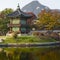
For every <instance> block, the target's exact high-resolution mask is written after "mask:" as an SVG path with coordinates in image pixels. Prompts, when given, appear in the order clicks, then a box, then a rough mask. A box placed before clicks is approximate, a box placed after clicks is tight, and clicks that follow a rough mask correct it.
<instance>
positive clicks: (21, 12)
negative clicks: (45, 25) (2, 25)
mask: <svg viewBox="0 0 60 60" xmlns="http://www.w3.org/2000/svg"><path fill="white" fill-rule="evenodd" d="M19 16H20V17H32V15H31V14H28V13H25V12H23V11H21V10H20V8H18V9H17V10H16V11H14V12H13V13H10V14H8V15H7V17H19Z"/></svg>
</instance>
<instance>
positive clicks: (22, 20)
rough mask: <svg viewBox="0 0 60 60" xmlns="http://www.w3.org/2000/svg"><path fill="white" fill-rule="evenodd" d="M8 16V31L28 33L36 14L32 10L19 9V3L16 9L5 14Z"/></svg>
mask: <svg viewBox="0 0 60 60" xmlns="http://www.w3.org/2000/svg"><path fill="white" fill-rule="evenodd" d="M7 17H8V18H10V23H9V25H8V27H9V28H10V31H9V32H10V33H12V32H18V33H22V34H25V33H29V32H30V31H31V30H32V27H31V25H32V21H33V20H34V19H35V18H36V16H35V15H34V14H33V13H32V12H23V11H21V9H20V7H19V5H18V8H17V10H16V11H14V12H13V13H11V14H8V15H7Z"/></svg>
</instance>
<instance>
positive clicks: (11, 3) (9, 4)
mask: <svg viewBox="0 0 60 60" xmlns="http://www.w3.org/2000/svg"><path fill="white" fill-rule="evenodd" d="M31 1H34V0H0V11H1V10H3V9H5V8H12V9H16V8H17V5H18V3H19V4H20V7H21V8H22V7H23V6H24V5H26V4H28V3H29V2H31ZM38 1H39V2H40V3H41V4H43V5H45V6H48V7H49V8H51V9H60V0H38Z"/></svg>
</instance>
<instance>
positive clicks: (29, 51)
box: [0, 47, 60, 60]
mask: <svg viewBox="0 0 60 60" xmlns="http://www.w3.org/2000/svg"><path fill="white" fill-rule="evenodd" d="M0 60H60V47H55V48H0Z"/></svg>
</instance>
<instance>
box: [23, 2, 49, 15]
mask: <svg viewBox="0 0 60 60" xmlns="http://www.w3.org/2000/svg"><path fill="white" fill-rule="evenodd" d="M44 9H46V10H49V8H48V7H47V6H44V5H42V4H40V3H39V2H38V1H32V2H30V3H29V4H27V5H26V6H24V7H23V8H22V11H24V12H33V13H34V14H35V15H36V16H37V15H38V14H39V13H40V12H41V10H44Z"/></svg>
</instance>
